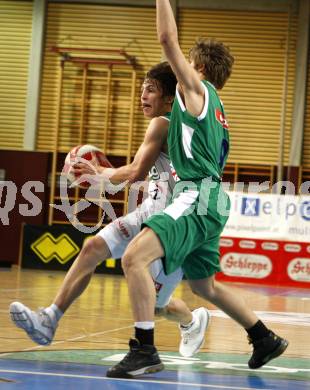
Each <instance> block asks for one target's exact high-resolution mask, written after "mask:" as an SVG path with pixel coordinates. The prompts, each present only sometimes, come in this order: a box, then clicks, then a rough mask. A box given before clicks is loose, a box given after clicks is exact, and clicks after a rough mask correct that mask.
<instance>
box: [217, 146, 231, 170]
mask: <svg viewBox="0 0 310 390" xmlns="http://www.w3.org/2000/svg"><path fill="white" fill-rule="evenodd" d="M228 149H229V143H228V141H227V140H226V139H223V141H222V145H221V153H220V161H219V164H220V167H221V169H223V167H224V163H225V160H226V156H227V153H228Z"/></svg>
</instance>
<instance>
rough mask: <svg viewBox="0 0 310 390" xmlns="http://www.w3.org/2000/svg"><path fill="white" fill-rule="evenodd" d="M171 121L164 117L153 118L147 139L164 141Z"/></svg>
mask: <svg viewBox="0 0 310 390" xmlns="http://www.w3.org/2000/svg"><path fill="white" fill-rule="evenodd" d="M168 128H169V121H168V120H167V119H165V118H163V117H156V118H152V119H151V121H150V123H149V126H148V129H147V132H146V139H147V140H153V141H155V140H156V142H161V143H164V142H165V141H166V139H167V135H168Z"/></svg>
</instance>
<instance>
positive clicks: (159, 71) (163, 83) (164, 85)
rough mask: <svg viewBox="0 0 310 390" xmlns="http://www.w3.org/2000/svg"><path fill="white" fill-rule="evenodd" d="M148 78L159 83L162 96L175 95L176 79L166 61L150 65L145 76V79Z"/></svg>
mask: <svg viewBox="0 0 310 390" xmlns="http://www.w3.org/2000/svg"><path fill="white" fill-rule="evenodd" d="M148 79H149V80H155V81H156V82H158V83H159V85H160V87H161V90H162V93H163V96H174V95H175V89H176V85H177V79H176V77H175V75H174V73H173V71H172V69H171V66H170V65H169V63H168V62H167V61H164V62H160V63H159V64H156V65H154V66H152V68H151V69H150V70H149V71H148V72H147V73H146V76H145V80H148Z"/></svg>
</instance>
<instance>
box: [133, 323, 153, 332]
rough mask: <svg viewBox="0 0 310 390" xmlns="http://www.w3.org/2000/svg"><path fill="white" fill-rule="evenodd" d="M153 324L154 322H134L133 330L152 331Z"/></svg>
mask: <svg viewBox="0 0 310 390" xmlns="http://www.w3.org/2000/svg"><path fill="white" fill-rule="evenodd" d="M154 327H155V322H154V321H143V322H135V328H139V329H145V330H148V329H154Z"/></svg>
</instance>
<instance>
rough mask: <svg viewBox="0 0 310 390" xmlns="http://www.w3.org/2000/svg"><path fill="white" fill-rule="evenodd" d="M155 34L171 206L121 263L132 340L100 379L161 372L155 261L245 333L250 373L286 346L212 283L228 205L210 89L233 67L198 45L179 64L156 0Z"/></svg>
mask: <svg viewBox="0 0 310 390" xmlns="http://www.w3.org/2000/svg"><path fill="white" fill-rule="evenodd" d="M156 7H157V8H156V9H157V33H158V38H159V41H160V43H161V45H162V47H163V49H164V52H165V55H166V57H167V60H168V62H169V63H170V65H171V67H172V69H173V71H174V73H175V75H176V77H177V80H178V85H177V91H176V98H175V100H174V104H173V108H172V114H171V120H170V125H169V132H168V148H169V155H170V159H171V161H172V164H173V166H174V168H175V170H176V174H177V175H178V177H179V179H180V180H179V181H178V182H177V183H176V186H175V189H174V194H173V198H172V202H171V204H170V205H169V206H168V207H167V208H166V209H165V210H164V211H163V212H160V213H158V214H155V215H153V216H151V217H150V218H149V219H148V220H146V221H145V222H144V223H143V224H142V227H143V226H144V228H143V230H142V231H141V233H140V234H139V235H137V236H136V237H135V239H134V240H133V241H132V242H131V243H130V244H129V246H128V247H127V250H126V252H125V254H124V256H123V258H122V265H123V269H124V271H125V274H126V277H127V282H128V289H129V296H130V299H131V304H132V309H133V316H134V320H135V339H132V340H130V342H129V346H130V351H129V352H128V354H127V355H126V357H125V358H124V359H123V360H122V361H121V362H119V363H118V364H116V365H115V366H114V367H112V368H110V369H109V370H108V372H107V376H108V377H127V378H132V377H134V376H136V375H141V374H144V373H150V372H156V371H160V370H162V369H163V364H162V362H161V360H160V358H159V356H158V353H157V350H156V348H155V346H154V317H153V316H154V314H153V313H154V304H155V290H154V286H153V285H152V283H151V279H150V274H149V271H148V267H149V265H150V264H151V263H152V262H153V261H154V259H157V258H159V257H161V258H162V261H163V266H164V269H165V272H166V273H167V274H170V273H171V272H173V271H174V270H175V269H176V268H177V267H180V266H182V268H183V271H184V273H185V275H186V277H187V279H188V281H189V284H190V286H191V288H192V290H193V292H195V293H196V294H198V295H200V296H201V297H203V298H205V299H207V300H209V301H210V302H212V303H213V304H215V305H216V306H218V307H219V308H220V309H221V310H223V311H224V312H225V313H226V314H228V315H229V316H230V317H231V318H233V319H234V320H235V321H237V322H238V323H239V324H240V325H241V326H242V327H244V328H245V330H246V331H247V333H248V337H249V340H250V342H251V343H252V344H253V354H252V356H251V358H250V360H249V362H248V365H249V367H250V368H259V367H261V366H262V365H264V364H266V363H267V362H268V361H269V360H271V359H273V358H275V357H277V356H279V355H280V354H282V353H283V352H284V351H285V349H286V347H287V345H288V342H287V341H286V340H285V339H282V338H281V337H279V336H277V335H275V334H274V333H273V332H272V331H271V330H269V329H268V328H266V327H265V325H264V324H263V323H262V322H261V321H260V320H259V319H258V318H257V317H256V315H255V314H254V313H253V312H252V311H251V310H250V309H248V308H247V307H246V305H245V303H244V302H243V300H242V299H241V298H240V297H237V296H235V295H234V293H233V291H231V290H230V289H227V288H226V287H224V286H223V285H221V284H220V283H217V282H216V281H215V274H216V272H217V271H219V270H220V266H219V237H220V234H221V232H222V230H223V228H224V225H225V223H226V221H227V219H228V213H227V212H226V210H227V209H228V210H229V199H228V197H227V195H226V194H225V193H224V191H223V189H222V186H221V184H220V181H221V175H222V172H223V168H224V165H225V161H226V159H227V154H228V150H229V136H228V124H227V122H226V119H225V113H224V109H223V105H222V103H221V101H220V99H219V97H218V94H217V92H216V89H221V88H223V86H224V85H225V83H226V81H227V79H228V78H229V76H230V74H231V70H232V65H233V62H234V59H233V57H232V56H231V54H230V52H229V50H228V48H226V47H225V46H224V45H223V44H222V43H219V42H217V41H214V40H210V41H204V40H200V41H198V42H197V43H196V45H195V46H194V47H193V48H192V50H191V51H190V63H189V62H188V61H187V60H186V59H185V57H184V55H183V53H182V51H181V49H180V46H179V43H178V37H177V27H176V23H175V20H174V16H173V12H172V9H171V6H170V3H169V0H157V1H156Z"/></svg>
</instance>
